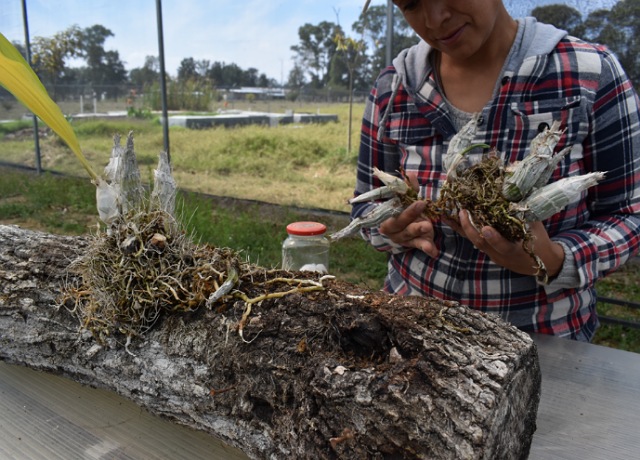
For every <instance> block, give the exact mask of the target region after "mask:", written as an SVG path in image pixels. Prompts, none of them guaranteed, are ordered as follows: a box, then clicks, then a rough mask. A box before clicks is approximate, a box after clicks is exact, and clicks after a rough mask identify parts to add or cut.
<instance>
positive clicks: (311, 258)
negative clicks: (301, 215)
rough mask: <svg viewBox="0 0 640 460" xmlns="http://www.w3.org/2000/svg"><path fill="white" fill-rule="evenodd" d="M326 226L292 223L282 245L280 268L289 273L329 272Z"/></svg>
mask: <svg viewBox="0 0 640 460" xmlns="http://www.w3.org/2000/svg"><path fill="white" fill-rule="evenodd" d="M326 231H327V226H326V225H324V224H321V223H319V222H293V223H291V224H289V225H287V234H288V235H289V236H288V237H287V239H286V240H284V242H283V243H282V268H283V269H284V270H289V271H298V270H300V271H312V272H319V273H328V272H329V240H328V239H327V238H326V237H325V236H324V234H325V232H326Z"/></svg>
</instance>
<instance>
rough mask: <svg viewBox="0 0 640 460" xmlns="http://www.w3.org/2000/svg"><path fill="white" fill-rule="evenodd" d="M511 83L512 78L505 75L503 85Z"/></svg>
mask: <svg viewBox="0 0 640 460" xmlns="http://www.w3.org/2000/svg"><path fill="white" fill-rule="evenodd" d="M510 81H511V77H510V76H508V75H505V76H504V77H502V80H501V83H502V84H503V85H506V84H507V83H509V82H510Z"/></svg>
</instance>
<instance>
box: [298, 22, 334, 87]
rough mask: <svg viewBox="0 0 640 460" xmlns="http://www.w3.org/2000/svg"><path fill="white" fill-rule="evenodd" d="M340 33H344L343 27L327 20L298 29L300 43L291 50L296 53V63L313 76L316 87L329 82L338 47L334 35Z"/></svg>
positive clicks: (313, 84)
mask: <svg viewBox="0 0 640 460" xmlns="http://www.w3.org/2000/svg"><path fill="white" fill-rule="evenodd" d="M339 34H343V32H342V28H341V27H340V26H339V25H337V24H334V23H332V22H327V21H322V22H321V23H319V24H317V25H313V24H309V23H307V24H304V25H303V26H301V27H300V28H299V29H298V36H299V38H300V43H299V44H298V45H294V46H292V47H291V50H292V51H294V52H295V53H296V56H295V62H296V64H297V65H298V66H299V67H300V68H301V69H305V70H306V72H307V73H308V74H309V76H310V77H311V85H312V86H313V87H314V88H322V87H323V86H324V85H325V83H327V76H328V74H329V66H330V63H331V61H332V59H333V56H334V54H335V52H336V48H337V45H336V43H335V40H334V37H336V36H337V35H339Z"/></svg>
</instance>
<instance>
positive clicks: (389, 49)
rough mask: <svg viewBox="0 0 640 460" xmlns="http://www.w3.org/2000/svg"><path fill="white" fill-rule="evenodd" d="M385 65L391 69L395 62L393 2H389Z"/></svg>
mask: <svg viewBox="0 0 640 460" xmlns="http://www.w3.org/2000/svg"><path fill="white" fill-rule="evenodd" d="M385 51H386V53H385V64H386V65H387V67H389V66H390V65H391V63H392V61H393V1H392V0H387V44H386V50H385Z"/></svg>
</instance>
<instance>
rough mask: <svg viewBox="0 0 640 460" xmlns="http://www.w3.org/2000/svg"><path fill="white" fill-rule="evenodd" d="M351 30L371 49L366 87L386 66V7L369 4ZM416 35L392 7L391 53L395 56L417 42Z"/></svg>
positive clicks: (396, 9)
mask: <svg viewBox="0 0 640 460" xmlns="http://www.w3.org/2000/svg"><path fill="white" fill-rule="evenodd" d="M353 30H354V31H355V32H356V33H358V34H360V35H361V36H362V37H364V39H365V40H366V41H367V43H368V46H367V47H368V48H369V49H371V50H373V54H372V55H371V62H370V68H369V72H368V75H367V80H366V83H367V85H366V86H367V87H368V86H371V81H373V80H374V79H375V77H376V76H377V75H378V74H379V73H380V71H381V70H382V69H384V68H385V66H386V53H387V39H386V36H387V7H386V6H384V5H377V6H371V7H369V9H368V10H367V13H366V14H365V15H364V16H362V17H360V18H359V19H358V20H357V21H356V22H354V23H353ZM418 40H419V39H418V37H417V36H416V34H415V32H414V31H413V29H411V27H409V25H408V24H407V22H406V21H405V20H404V17H403V16H402V14H401V13H400V12H399V11H398V8H393V40H392V41H393V44H392V47H393V48H392V50H391V55H392V56H396V55H397V54H398V53H399V52H400V51H402V50H403V49H405V48H409V47H410V46H412V45H415V44H416V43H417V42H418Z"/></svg>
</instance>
